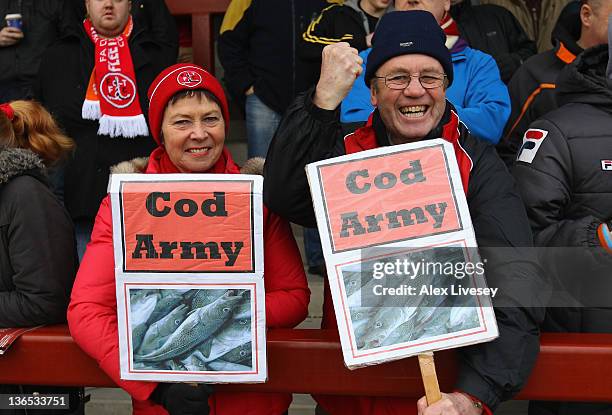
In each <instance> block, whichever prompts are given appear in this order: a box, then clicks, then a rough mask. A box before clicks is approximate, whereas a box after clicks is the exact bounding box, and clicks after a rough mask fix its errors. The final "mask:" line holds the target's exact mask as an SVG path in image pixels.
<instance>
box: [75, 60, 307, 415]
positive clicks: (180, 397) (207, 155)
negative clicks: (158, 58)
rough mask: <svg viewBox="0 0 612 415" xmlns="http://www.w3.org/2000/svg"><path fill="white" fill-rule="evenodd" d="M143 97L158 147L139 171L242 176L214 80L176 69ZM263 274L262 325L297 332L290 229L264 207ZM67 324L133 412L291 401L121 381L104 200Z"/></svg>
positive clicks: (267, 406) (298, 267)
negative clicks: (130, 403) (130, 402)
mask: <svg viewBox="0 0 612 415" xmlns="http://www.w3.org/2000/svg"><path fill="white" fill-rule="evenodd" d="M148 95H149V100H150V108H149V125H150V129H151V134H152V136H153V137H154V138H155V140H156V141H157V144H158V147H157V148H156V149H155V150H154V151H153V152H152V153H151V155H150V157H149V160H148V163H147V164H146V167H144V173H225V174H239V173H240V170H239V168H238V166H237V165H236V164H235V163H234V161H233V160H232V157H231V155H230V153H229V151H228V150H227V148H225V146H224V141H225V136H226V134H227V131H228V123H229V111H228V106H227V100H226V98H225V95H224V93H223V90H222V88H221V85H220V84H219V82H218V81H217V79H215V78H214V77H213V76H212V75H210V74H209V73H208V72H206V71H205V70H203V69H202V68H200V67H198V66H196V65H193V64H177V65H174V66H171V67H169V68H167V69H166V70H165V71H163V72H162V73H161V74H159V76H158V77H157V78H156V79H155V81H154V82H153V84H152V85H151V87H150V88H149V94H148ZM136 170H138V168H136ZM264 269H265V275H264V279H265V290H266V323H267V326H268V327H293V326H295V325H296V324H298V323H299V322H300V321H302V320H303V319H304V318H305V317H306V314H307V311H308V300H309V296H310V291H309V290H308V285H307V281H306V277H305V275H304V269H303V266H302V262H301V258H300V254H299V251H298V249H297V245H296V243H295V240H294V239H293V235H292V233H291V229H290V227H289V224H288V223H287V222H285V221H283V220H281V219H280V218H279V217H278V216H276V215H275V214H273V213H271V212H270V211H268V210H267V209H266V208H265V206H264ZM68 323H69V326H70V332H71V334H72V336H73V337H74V339H75V340H76V342H77V343H78V344H79V346H80V347H81V348H82V349H83V350H84V351H85V352H87V353H88V354H89V355H90V356H92V357H93V358H94V359H96V360H97V362H98V364H99V365H100V367H101V368H102V369H103V370H104V371H105V372H106V373H107V374H108V375H109V376H110V377H111V378H112V379H113V380H114V381H115V382H116V383H117V385H119V386H120V387H122V388H123V389H124V390H125V391H127V392H128V393H129V394H130V395H131V396H132V400H133V408H134V413H135V414H139V415H140V414H167V413H170V415H175V414H208V413H210V414H213V415H214V414H217V415H219V414H222V415H233V414H235V415H242V414H253V415H255V414H257V415H259V414H262V415H279V414H282V413H284V412H285V411H286V410H287V408H288V407H289V404H290V403H291V395H290V394H281V393H239V394H238V393H233V394H232V393H213V391H212V388H210V386H208V385H199V386H197V387H194V386H192V385H187V384H178V383H177V384H170V383H159V384H158V383H154V382H140V381H124V380H121V379H120V377H119V346H118V345H119V341H118V332H117V303H116V298H115V264H114V258H113V235H112V218H111V208H110V201H109V198H108V197H106V198H105V199H104V200H103V201H102V204H101V206H100V210H99V211H98V215H97V217H96V222H95V226H94V229H93V233H92V237H91V242H90V243H89V245H88V246H87V251H86V253H85V256H84V257H83V261H82V263H81V267H80V269H79V272H78V274H77V279H76V282H75V284H74V288H73V291H72V297H71V301H70V306H69V309H68Z"/></svg>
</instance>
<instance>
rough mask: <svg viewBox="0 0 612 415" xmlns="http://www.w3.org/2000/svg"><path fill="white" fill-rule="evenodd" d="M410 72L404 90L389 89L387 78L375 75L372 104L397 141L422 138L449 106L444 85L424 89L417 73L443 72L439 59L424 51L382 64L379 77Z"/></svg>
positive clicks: (377, 73)
mask: <svg viewBox="0 0 612 415" xmlns="http://www.w3.org/2000/svg"><path fill="white" fill-rule="evenodd" d="M396 74H410V75H413V77H412V78H411V80H410V84H408V86H407V87H406V88H404V89H390V88H388V87H387V86H386V85H385V81H384V79H381V78H374V79H373V80H372V85H371V88H370V92H371V101H372V105H374V106H375V107H378V111H379V112H380V116H381V118H382V120H383V122H384V124H385V126H386V128H387V131H388V132H389V135H390V138H391V140H392V142H393V143H394V144H400V143H408V142H413V141H418V140H421V139H422V138H423V137H425V136H426V135H427V134H428V133H429V132H430V131H431V130H433V129H434V127H435V126H436V125H438V123H439V122H440V120H441V119H442V116H443V115H444V110H445V108H446V94H445V92H444V86H439V87H437V88H431V89H425V88H423V86H422V85H421V84H420V82H419V80H418V79H417V77H416V75H425V74H436V75H440V74H444V70H443V69H442V65H441V64H440V62H438V61H437V60H436V59H434V58H432V57H430V56H427V55H421V54H408V55H400V56H396V57H394V58H392V59H389V60H388V61H387V62H385V63H384V64H383V65H381V66H380V67H379V68H378V70H377V71H376V76H378V77H385V76H389V75H396Z"/></svg>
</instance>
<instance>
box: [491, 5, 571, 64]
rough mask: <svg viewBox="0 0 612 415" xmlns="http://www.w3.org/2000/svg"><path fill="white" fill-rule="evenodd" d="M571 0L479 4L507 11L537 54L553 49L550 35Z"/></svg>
mask: <svg viewBox="0 0 612 415" xmlns="http://www.w3.org/2000/svg"><path fill="white" fill-rule="evenodd" d="M570 1H572V0H480V4H496V5H498V6H501V7H504V8H506V9H508V10H509V11H510V12H511V13H512V14H513V15H514V17H516V19H517V20H518V21H519V22H520V24H521V26H523V29H524V30H525V33H527V36H528V37H529V39H531V40H533V41H535V42H536V44H537V46H538V52H544V51H546V50H549V49H550V48H552V47H553V44H552V43H551V40H550V39H551V34H552V31H553V27H554V25H555V22H556V21H557V19H558V18H559V15H560V14H561V10H563V7H565V5H566V4H567V3H569V2H570Z"/></svg>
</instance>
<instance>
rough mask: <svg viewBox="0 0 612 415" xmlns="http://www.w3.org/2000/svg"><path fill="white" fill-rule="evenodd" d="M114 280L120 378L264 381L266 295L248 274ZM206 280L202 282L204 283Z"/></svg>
mask: <svg viewBox="0 0 612 415" xmlns="http://www.w3.org/2000/svg"><path fill="white" fill-rule="evenodd" d="M197 279H198V281H197V282H194V281H193V280H194V278H193V277H186V276H184V275H181V274H177V275H172V274H169V275H167V276H164V277H151V278H149V280H148V281H143V280H141V281H139V282H135V281H133V277H131V276H125V277H123V276H119V277H118V279H117V299H118V304H119V305H120V306H119V307H118V310H117V312H118V314H117V315H118V325H119V327H120V330H119V349H120V367H121V378H122V379H127V380H148V381H159V382H221V383H233V382H264V381H265V380H266V378H267V365H266V340H265V331H266V329H265V327H266V323H265V300H264V298H265V293H264V287H263V280H262V279H261V278H258V277H257V276H254V277H244V276H243V277H239V278H236V277H224V276H220V275H216V276H211V275H206V276H204V277H203V278H197ZM204 280H205V281H206V282H203V281H204Z"/></svg>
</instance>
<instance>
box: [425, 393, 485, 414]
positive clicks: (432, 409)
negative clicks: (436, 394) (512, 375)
mask: <svg viewBox="0 0 612 415" xmlns="http://www.w3.org/2000/svg"><path fill="white" fill-rule="evenodd" d="M417 409H418V411H419V415H439V414H444V415H480V414H482V412H483V411H482V408H479V407H476V406H475V405H474V402H472V400H470V398H468V397H467V395H465V394H463V393H460V392H454V393H450V394H447V393H443V394H442V399H440V400H439V401H438V402H436V403H434V404H431V405H429V406H428V405H427V399H426V398H425V397H424V396H423V397H422V398H421V399H419V401H418V402H417Z"/></svg>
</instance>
